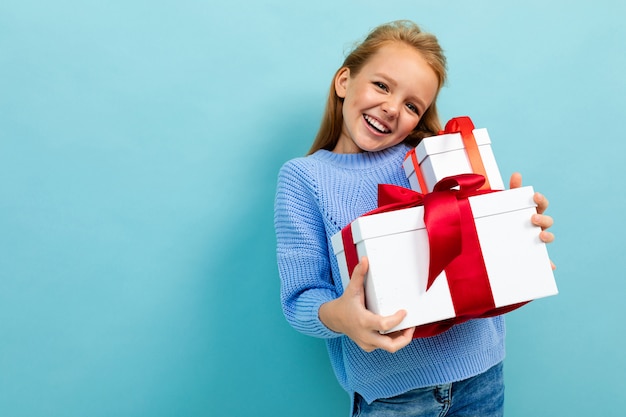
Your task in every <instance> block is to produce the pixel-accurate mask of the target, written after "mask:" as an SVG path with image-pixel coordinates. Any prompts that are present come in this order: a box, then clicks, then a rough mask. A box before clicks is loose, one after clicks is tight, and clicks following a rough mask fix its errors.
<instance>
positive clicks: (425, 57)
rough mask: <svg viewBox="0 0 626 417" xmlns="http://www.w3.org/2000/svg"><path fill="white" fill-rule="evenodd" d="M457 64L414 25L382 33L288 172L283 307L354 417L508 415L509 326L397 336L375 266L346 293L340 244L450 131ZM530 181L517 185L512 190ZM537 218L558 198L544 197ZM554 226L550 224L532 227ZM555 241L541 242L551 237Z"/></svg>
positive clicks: (341, 84)
mask: <svg viewBox="0 0 626 417" xmlns="http://www.w3.org/2000/svg"><path fill="white" fill-rule="evenodd" d="M445 68H446V62H445V57H444V55H443V52H442V49H441V47H440V46H439V44H438V42H437V39H436V38H435V37H434V36H433V35H430V34H427V33H424V32H422V31H421V30H420V28H419V27H418V26H417V25H415V24H414V23H412V22H409V21H397V22H391V23H388V24H384V25H382V26H379V27H378V28H376V29H374V30H373V31H372V32H371V33H370V34H369V35H368V36H367V38H366V39H365V40H364V41H363V42H362V43H361V44H360V45H358V46H357V47H356V48H355V49H354V50H353V51H352V52H351V53H350V54H349V55H348V56H347V58H346V59H345V61H344V63H343V65H342V66H341V68H340V69H339V70H338V71H337V73H336V74H335V77H334V78H333V80H332V83H331V88H330V94H329V97H328V102H327V106H326V111H325V114H324V116H323V120H322V123H321V127H320V130H319V132H318V134H317V137H316V138H315V141H314V143H313V146H312V148H311V150H310V151H309V154H308V156H307V157H304V158H296V159H293V160H291V161H289V162H287V163H286V164H285V165H284V166H283V167H282V168H281V170H280V173H279V177H278V186H277V193H276V199H275V216H274V223H275V229H276V237H277V258H278V267H279V273H280V277H281V302H282V306H283V311H284V314H285V317H286V318H287V320H288V322H289V323H290V324H291V325H292V326H293V327H294V328H295V329H297V330H299V331H301V332H302V333H305V334H308V335H311V336H315V337H320V338H324V339H326V343H327V347H328V353H329V356H330V360H331V363H332V366H333V369H334V371H335V374H336V376H337V379H338V380H339V383H340V384H341V386H342V387H343V388H344V389H345V390H346V391H347V392H348V393H349V394H350V396H351V399H352V413H353V414H352V415H354V416H386V417H388V416H395V415H398V416H400V415H402V416H431V415H432V416H442V415H447V416H481V417H491V416H501V415H502V410H503V395H504V385H503V378H502V364H501V363H502V360H503V359H504V319H503V318H502V317H495V318H488V319H477V320H471V321H468V322H465V323H463V324H459V325H456V326H454V327H452V328H451V329H450V330H448V331H446V332H444V333H442V334H440V335H438V336H434V337H430V338H422V339H413V338H412V333H413V329H406V330H403V331H400V332H396V333H392V334H385V335H383V334H381V333H380V331H385V330H388V329H391V328H392V327H394V326H395V325H397V324H398V323H399V322H400V321H401V320H402V319H403V318H404V316H405V312H404V311H398V312H396V313H395V314H394V315H392V316H386V317H383V316H379V315H376V314H374V313H371V312H369V311H368V310H366V309H365V305H364V295H363V279H364V276H365V273H366V272H367V268H368V263H367V258H363V259H361V262H360V263H359V265H358V266H357V268H356V269H355V270H354V273H353V276H352V279H351V281H350V284H349V285H348V286H347V288H346V289H345V291H343V290H342V285H341V279H340V275H339V268H338V265H337V260H336V258H335V256H334V255H333V252H332V246H331V243H330V237H331V236H332V235H333V234H335V233H336V232H338V231H339V230H341V228H343V227H344V226H346V225H347V224H348V223H349V222H351V221H352V220H354V219H355V218H357V217H358V216H360V215H362V214H363V213H365V212H367V211H369V210H371V209H373V208H375V207H376V201H377V185H378V184H379V183H388V184H396V185H400V186H403V187H407V188H408V187H409V183H408V181H407V179H406V177H405V174H404V171H403V170H402V161H403V158H404V156H405V154H406V152H407V151H408V150H409V149H410V148H411V147H412V146H415V145H416V144H417V143H418V142H419V141H420V140H421V138H423V137H426V136H432V135H436V134H437V132H438V131H439V130H440V128H441V126H440V122H439V117H438V115H437V108H436V99H437V95H438V93H439V90H440V89H441V87H442V85H443V84H444V82H445V78H446V72H445V71H446V70H445ZM519 186H521V176H520V175H519V174H514V175H513V176H512V177H511V187H519ZM535 202H536V203H537V204H538V212H539V213H543V212H544V210H545V209H546V208H547V206H548V201H547V200H546V199H545V198H544V197H543V196H541V195H540V194H536V195H535ZM529 221H533V222H534V223H535V224H537V225H539V226H541V227H542V228H543V229H545V228H548V227H550V226H551V225H552V219H551V218H550V217H548V216H545V215H542V214H537V215H535V216H533V219H529ZM553 238H554V236H553V235H552V233H550V232H547V231H545V230H544V231H543V232H541V239H542V240H543V241H545V242H550V241H552V240H553Z"/></svg>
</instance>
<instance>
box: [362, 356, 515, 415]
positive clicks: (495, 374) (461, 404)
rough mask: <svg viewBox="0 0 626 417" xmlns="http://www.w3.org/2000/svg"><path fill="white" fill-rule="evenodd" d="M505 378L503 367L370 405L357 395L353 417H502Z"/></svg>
mask: <svg viewBox="0 0 626 417" xmlns="http://www.w3.org/2000/svg"><path fill="white" fill-rule="evenodd" d="M503 414H504V377H503V374H502V363H499V364H498V365H495V366H494V367H492V368H490V369H489V370H487V371H485V372H483V373H482V374H479V375H476V376H475V377H472V378H469V379H466V380H463V381H459V382H454V383H452V384H444V385H436V386H434V387H426V388H418V389H415V390H412V391H409V392H406V393H404V394H400V395H398V396H396V397H392V398H381V399H378V400H376V401H374V402H373V403H372V404H367V402H365V400H363V398H361V396H360V395H359V394H356V395H355V407H354V414H353V416H354V417H392V416H394V417H395V416H402V417H431V416H432V417H443V416H446V417H502V415H503Z"/></svg>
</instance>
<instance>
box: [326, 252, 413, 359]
mask: <svg viewBox="0 0 626 417" xmlns="http://www.w3.org/2000/svg"><path fill="white" fill-rule="evenodd" d="M368 266H369V264H368V261H367V258H366V257H363V258H361V262H359V264H358V265H357V266H356V268H355V269H354V272H353V273H352V279H350V283H349V284H348V287H347V288H346V289H345V291H344V293H343V294H342V295H341V297H339V298H337V299H335V300H332V301H329V302H327V303H324V304H322V306H321V307H320V309H319V317H320V320H322V323H324V324H325V325H326V327H328V328H329V329H331V330H333V331H335V332H338V333H343V334H345V335H346V336H348V337H349V338H350V339H352V340H353V341H354V342H355V343H356V344H357V345H358V346H359V347H360V348H361V349H363V350H365V351H366V352H371V351H373V350H375V349H383V350H386V351H387V352H391V353H394V352H397V351H398V350H400V349H402V348H403V347H405V346H406V345H408V344H409V343H410V342H411V340H413V331H414V329H415V328H414V327H411V328H408V329H405V330H400V331H397V332H393V333H389V334H380V331H383V332H384V331H387V330H389V329H392V328H393V327H394V326H397V325H398V324H399V323H400V322H401V321H402V320H403V319H404V317H405V316H406V311H404V310H400V311H398V312H396V313H395V314H393V315H391V316H380V315H378V314H374V313H372V312H371V311H369V310H367V309H366V308H365V290H364V287H363V283H364V280H365V274H366V273H367V268H368Z"/></svg>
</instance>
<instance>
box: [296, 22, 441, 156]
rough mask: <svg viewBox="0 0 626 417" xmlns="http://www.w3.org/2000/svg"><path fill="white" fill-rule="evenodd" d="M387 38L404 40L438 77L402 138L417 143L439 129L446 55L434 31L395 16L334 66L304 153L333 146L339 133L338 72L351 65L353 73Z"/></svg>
mask: <svg viewBox="0 0 626 417" xmlns="http://www.w3.org/2000/svg"><path fill="white" fill-rule="evenodd" d="M390 42H403V43H405V44H407V45H409V46H412V47H413V48H415V50H417V51H418V52H419V53H420V54H421V55H422V57H423V58H424V59H425V60H426V62H427V63H428V65H430V67H431V68H432V69H433V71H434V72H435V74H436V75H437V79H438V81H439V85H438V86H437V94H436V95H435V99H434V100H433V102H432V104H431V105H430V106H429V107H428V109H427V110H426V112H425V113H424V114H423V116H422V117H421V118H420V121H419V123H418V124H417V126H416V127H415V129H413V131H412V132H411V133H410V134H409V135H408V136H407V137H406V138H405V139H404V142H405V143H407V144H409V145H412V146H416V145H417V144H418V143H419V141H421V140H422V139H423V138H425V137H428V136H433V135H436V134H437V133H438V132H439V131H440V130H441V122H440V121H439V115H438V114H437V105H436V102H437V95H438V94H439V91H440V90H441V87H442V86H443V85H444V84H445V81H446V58H445V56H444V54H443V49H442V48H441V46H440V45H439V42H438V41H437V38H436V37H435V36H434V35H432V34H430V33H426V32H422V30H421V29H420V28H419V26H418V25H417V24H415V23H413V22H411V21H409V20H397V21H394V22H390V23H386V24H383V25H381V26H378V27H376V28H375V29H374V30H372V31H371V32H370V33H369V35H367V37H366V38H365V40H364V41H363V42H361V43H360V44H358V45H357V46H356V47H355V48H354V49H353V50H352V52H350V53H349V54H348V56H347V57H346V59H345V60H344V62H343V65H342V66H341V68H339V69H338V70H337V72H336V73H335V76H334V77H333V80H332V82H331V83H330V91H329V94H328V100H327V102H326V109H325V110H324V114H323V116H322V121H321V124H320V128H319V131H318V132H317V136H316V137H315V140H314V141H313V145H312V146H311V149H309V152H308V153H307V155H310V154H312V153H314V152H316V151H318V150H320V149H326V150H329V151H330V150H333V149H334V148H335V146H336V145H337V141H338V140H339V136H340V135H341V129H342V126H343V114H342V111H343V99H342V98H340V97H339V96H338V95H337V91H336V90H335V78H336V77H337V75H338V74H339V72H340V71H341V70H342V69H343V68H346V67H347V68H349V69H350V76H355V75H356V74H358V73H359V71H360V70H361V69H362V68H363V66H364V65H365V64H366V63H367V61H368V60H369V59H370V58H371V57H372V55H374V54H375V53H376V52H378V50H379V49H380V48H381V47H382V46H384V45H386V44H388V43H390Z"/></svg>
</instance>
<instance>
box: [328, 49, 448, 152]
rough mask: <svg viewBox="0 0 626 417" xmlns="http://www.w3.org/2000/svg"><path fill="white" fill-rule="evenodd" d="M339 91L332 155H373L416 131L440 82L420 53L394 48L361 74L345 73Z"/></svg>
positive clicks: (375, 57)
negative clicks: (338, 121) (340, 116)
mask: <svg viewBox="0 0 626 417" xmlns="http://www.w3.org/2000/svg"><path fill="white" fill-rule="evenodd" d="M335 89H336V91H337V95H338V96H339V97H341V98H343V99H344V100H343V125H342V130H341V135H340V137H339V140H338V141H337V145H336V146H335V148H334V149H333V152H336V153H358V152H363V151H369V152H372V151H379V150H382V149H386V148H388V147H391V146H394V145H397V144H398V143H400V142H402V141H403V140H404V139H405V138H406V137H407V136H408V135H409V134H410V133H411V132H412V131H413V129H414V128H415V127H416V126H417V123H418V122H419V120H420V118H421V116H422V115H423V114H424V112H425V111H426V110H427V109H428V107H429V106H430V104H431V103H432V101H433V100H434V99H435V96H436V95H437V89H438V79H437V75H436V74H435V71H434V70H433V69H432V68H431V67H430V65H429V64H428V63H427V62H426V61H425V60H424V58H423V56H422V55H421V54H420V53H419V52H418V51H416V50H415V49H414V48H412V47H410V46H408V45H406V44H404V43H401V42H392V43H389V44H386V45H384V46H382V47H381V48H380V49H379V51H378V52H377V53H376V54H374V55H373V56H372V57H371V58H370V60H369V61H368V62H367V63H366V64H365V65H364V66H363V67H362V69H361V71H359V72H358V73H357V74H350V70H349V69H348V68H343V69H342V70H340V71H339V73H338V74H337V77H336V78H335Z"/></svg>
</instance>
